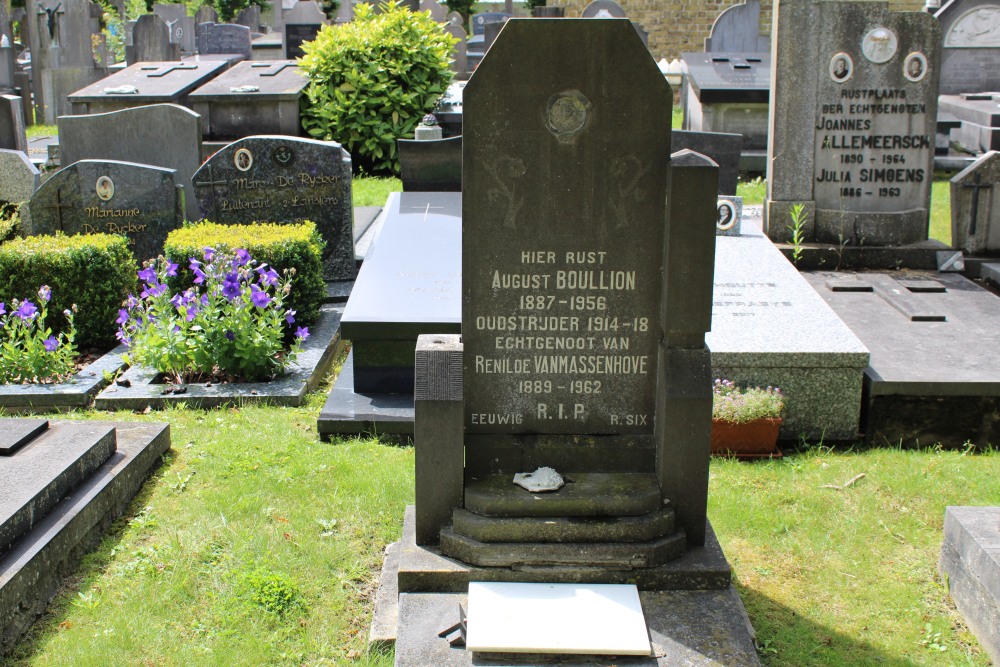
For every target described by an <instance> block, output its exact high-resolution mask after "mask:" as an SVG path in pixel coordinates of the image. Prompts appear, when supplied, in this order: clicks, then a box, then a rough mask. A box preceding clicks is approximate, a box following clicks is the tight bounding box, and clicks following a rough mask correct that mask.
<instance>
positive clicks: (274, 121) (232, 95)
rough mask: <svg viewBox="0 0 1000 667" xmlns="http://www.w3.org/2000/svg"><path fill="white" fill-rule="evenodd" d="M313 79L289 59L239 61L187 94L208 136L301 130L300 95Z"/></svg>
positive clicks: (233, 136)
mask: <svg viewBox="0 0 1000 667" xmlns="http://www.w3.org/2000/svg"><path fill="white" fill-rule="evenodd" d="M307 84H308V80H307V79H306V77H305V75H304V74H303V73H302V71H301V70H300V69H299V67H298V66H297V65H296V64H295V62H294V61H290V60H269V61H266V62H258V61H244V62H241V63H237V64H236V65H234V66H233V67H231V68H230V69H229V70H228V71H227V72H225V73H224V74H222V75H220V76H218V77H216V78H214V79H212V80H211V81H209V82H208V83H206V84H205V85H203V86H202V87H200V88H198V89H197V90H195V91H194V92H193V93H191V94H190V95H189V96H188V99H189V101H190V103H191V108H193V109H194V111H195V112H196V113H198V114H200V115H201V130H202V133H203V135H204V136H205V138H206V139H211V140H215V141H218V140H228V141H232V140H234V139H241V138H243V137H247V136H251V135H255V134H286V135H291V136H295V135H298V134H300V133H301V131H302V124H301V121H300V119H299V100H300V98H301V97H302V91H303V90H304V89H305V87H306V85H307Z"/></svg>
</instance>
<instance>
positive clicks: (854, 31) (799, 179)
mask: <svg viewBox="0 0 1000 667" xmlns="http://www.w3.org/2000/svg"><path fill="white" fill-rule="evenodd" d="M786 9H787V11H785V10H786ZM775 16H776V17H777V24H776V26H775V32H774V36H773V39H774V42H775V44H776V47H775V58H776V59H775V60H774V62H773V63H772V66H773V75H772V76H771V81H772V82H773V85H772V86H771V98H770V128H769V144H768V161H767V166H768V172H767V187H768V197H767V204H766V208H765V215H766V228H767V233H768V236H770V237H771V239H773V240H776V241H785V240H789V239H790V238H791V231H790V227H791V224H792V223H791V209H792V207H793V206H794V205H795V204H802V205H803V206H804V207H805V211H806V213H807V217H808V224H807V225H806V226H805V228H804V229H805V233H806V235H805V240H806V241H819V242H822V243H850V244H851V245H875V246H898V245H906V244H910V243H916V242H919V241H924V240H926V239H927V227H928V218H929V212H930V196H931V180H932V176H933V168H934V145H935V122H936V116H937V91H938V81H939V78H940V74H941V68H940V66H939V63H940V44H941V33H940V30H941V28H940V25H939V24H938V22H937V21H936V20H935V19H934V18H933V17H932V16H930V15H929V14H926V13H923V12H891V11H889V6H888V3H885V2H835V3H830V2H822V1H816V0H809V1H806V2H801V1H796V0H786V1H785V2H784V3H782V5H781V6H780V7H779V10H778V11H776V12H775ZM802 44H810V45H813V47H812V48H809V49H803V48H802ZM813 223H814V224H813Z"/></svg>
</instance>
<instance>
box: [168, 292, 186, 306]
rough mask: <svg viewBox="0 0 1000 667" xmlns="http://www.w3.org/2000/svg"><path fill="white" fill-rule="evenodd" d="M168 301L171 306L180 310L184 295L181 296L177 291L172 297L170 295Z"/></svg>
mask: <svg viewBox="0 0 1000 667" xmlns="http://www.w3.org/2000/svg"><path fill="white" fill-rule="evenodd" d="M170 303H171V305H172V306H173V307H174V308H176V309H177V310H180V309H181V307H182V306H183V305H184V303H185V301H184V296H183V295H182V294H179V293H178V294H175V295H173V296H172V297H170Z"/></svg>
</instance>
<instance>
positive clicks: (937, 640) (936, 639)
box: [920, 623, 948, 652]
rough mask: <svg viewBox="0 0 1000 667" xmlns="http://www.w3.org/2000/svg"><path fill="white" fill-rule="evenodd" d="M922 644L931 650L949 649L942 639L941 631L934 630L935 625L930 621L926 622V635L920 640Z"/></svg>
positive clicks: (942, 650)
mask: <svg viewBox="0 0 1000 667" xmlns="http://www.w3.org/2000/svg"><path fill="white" fill-rule="evenodd" d="M920 645H921V646H923V647H924V648H926V649H929V650H931V651H939V652H944V651H947V650H948V647H947V646H945V645H944V642H943V641H942V640H941V633H940V632H934V626H932V625H931V624H930V623H925V624H924V636H923V639H921V640H920Z"/></svg>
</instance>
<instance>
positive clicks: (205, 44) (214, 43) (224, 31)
mask: <svg viewBox="0 0 1000 667" xmlns="http://www.w3.org/2000/svg"><path fill="white" fill-rule="evenodd" d="M251 44H252V35H251V31H250V28H248V27H247V26H244V25H235V24H232V23H216V24H212V25H204V26H202V29H201V30H200V31H199V33H198V53H199V54H201V55H213V54H239V55H240V56H241V57H242V58H243V59H245V60H249V59H250V58H251V56H252V55H253V47H252V46H251Z"/></svg>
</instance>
